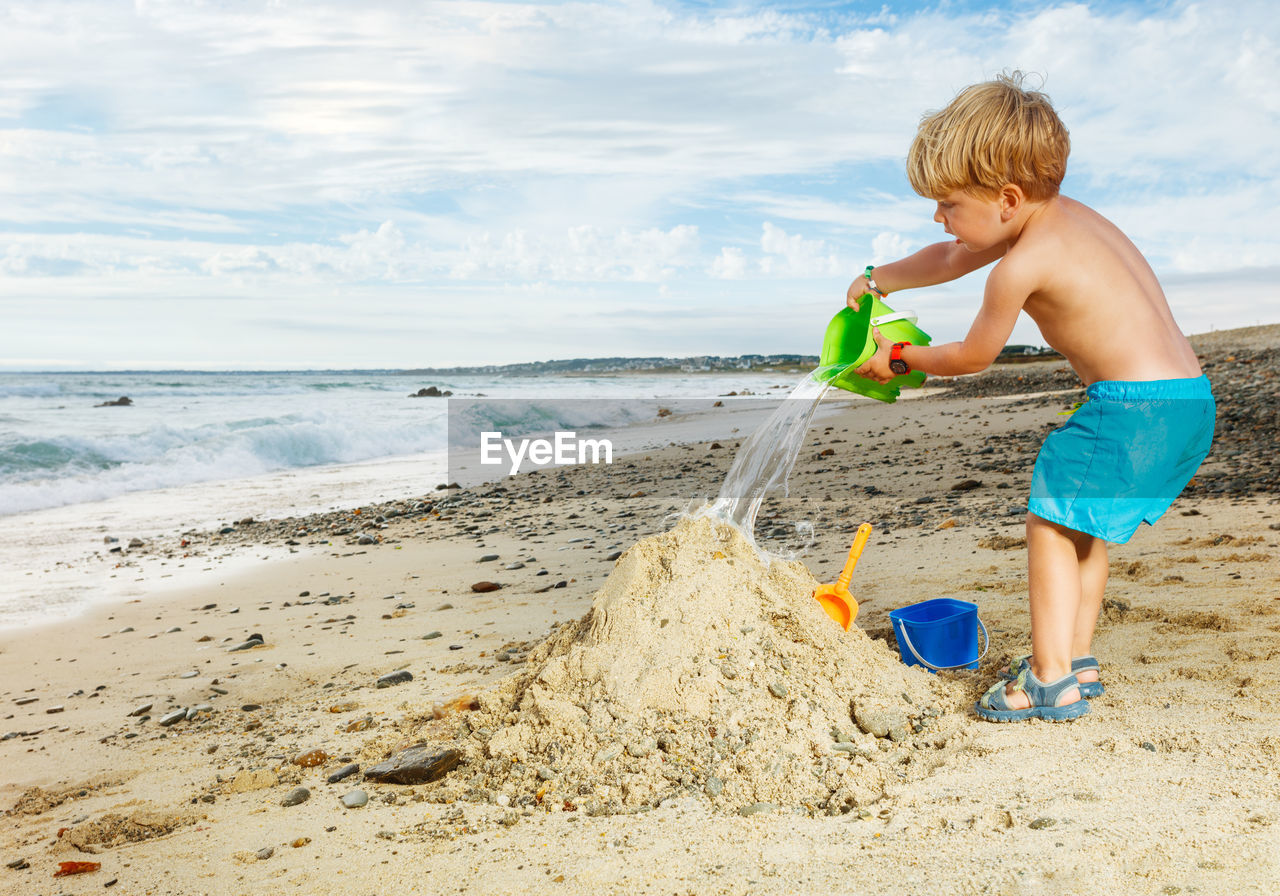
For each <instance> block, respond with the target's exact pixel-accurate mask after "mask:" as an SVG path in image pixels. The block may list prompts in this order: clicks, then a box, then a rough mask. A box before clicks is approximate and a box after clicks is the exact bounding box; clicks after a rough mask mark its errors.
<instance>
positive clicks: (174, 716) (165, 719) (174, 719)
mask: <svg viewBox="0 0 1280 896" xmlns="http://www.w3.org/2000/svg"><path fill="white" fill-rule="evenodd" d="M186 717H187V710H186V708H185V707H184V708H182V709H175V710H173V712H169V713H166V714H165V715H163V716H161V717H160V727H161V728H168V727H169V726H170V725H176V724H178V723H179V722H181V721H182V720H183V719H185V718H186Z"/></svg>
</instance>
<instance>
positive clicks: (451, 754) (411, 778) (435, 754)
mask: <svg viewBox="0 0 1280 896" xmlns="http://www.w3.org/2000/svg"><path fill="white" fill-rule="evenodd" d="M461 762H462V752H461V751H460V750H454V749H448V748H446V749H443V750H442V749H440V748H439V747H432V746H430V745H428V744H422V745H420V746H417V747H410V748H409V749H407V750H403V751H401V752H400V753H399V754H397V755H396V756H393V757H392V758H391V759H388V760H387V761H386V762H380V763H378V764H377V765H375V766H373V767H372V768H369V769H366V770H365V773H364V779H365V780H366V781H377V782H380V783H383V784H428V783H430V782H432V781H438V780H439V779H440V778H443V777H444V776H445V775H447V774H448V773H449V772H451V771H452V770H453V769H454V768H456V767H457V766H458V764H459V763H461Z"/></svg>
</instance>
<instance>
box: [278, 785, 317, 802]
mask: <svg viewBox="0 0 1280 896" xmlns="http://www.w3.org/2000/svg"><path fill="white" fill-rule="evenodd" d="M309 799H311V791H310V790H307V788H305V787H295V788H293V790H290V791H289V793H288V794H286V795H285V798H284V799H282V800H281V801H280V805H282V806H300V805H302V804H303V803H305V802H306V801H307V800H309Z"/></svg>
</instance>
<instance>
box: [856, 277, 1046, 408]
mask: <svg viewBox="0 0 1280 896" xmlns="http://www.w3.org/2000/svg"><path fill="white" fill-rule="evenodd" d="M876 270H877V272H879V268H877V269H876ZM1029 275H1030V272H1029V271H1023V270H1019V269H1018V267H1016V266H1010V263H1009V262H1007V261H1006V262H1001V263H1000V264H998V265H996V267H995V269H994V270H992V271H991V274H990V276H988V277H987V287H986V290H985V292H984V293H983V297H982V308H981V309H979V311H978V316H977V317H976V318H974V321H973V325H972V326H970V327H969V333H968V335H967V336H965V337H964V341H963V342H947V343H944V344H942V345H909V346H907V347H906V348H904V349H903V350H902V360H904V361H906V362H907V366H909V367H910V368H911V369H912V370H923V371H924V372H925V373H930V374H933V375H935V376H960V375H962V374H966V373H977V372H978V371H979V370H985V369H986V368H987V367H989V366H991V362H992V361H994V360H995V359H996V356H997V355H999V354H1000V352H1001V351H1002V350H1003V349H1004V346H1005V343H1006V342H1007V341H1008V339H1009V334H1010V333H1012V332H1013V325H1014V324H1015V323H1017V322H1018V314H1019V312H1021V311H1022V306H1023V305H1024V304H1025V303H1026V301H1027V298H1028V297H1029V296H1030V295H1031V293H1032V292H1033V291H1034V289H1035V283H1034V281H1033V280H1032V279H1031V277H1030V276H1029ZM876 282H877V283H879V282H880V281H879V279H878V278H877V280H876ZM874 335H875V340H876V346H877V349H876V353H875V354H874V355H872V356H871V358H870V359H868V360H867V362H866V363H864V364H863V365H862V366H861V367H859V368H858V369H857V370H856V371H854V372H855V373H857V374H858V375H859V376H864V377H867V378H868V379H872V380H875V381H877V382H880V383H887V382H889V380H891V379H893V377H894V373H893V371H891V370H890V369H889V352H890V350H891V349H892V348H893V341H892V340H891V339H889V338H887V337H885V336H881V335H880V331H879V330H878V329H877V330H876V331H875V333H874Z"/></svg>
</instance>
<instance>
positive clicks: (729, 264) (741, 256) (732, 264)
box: [710, 246, 747, 280]
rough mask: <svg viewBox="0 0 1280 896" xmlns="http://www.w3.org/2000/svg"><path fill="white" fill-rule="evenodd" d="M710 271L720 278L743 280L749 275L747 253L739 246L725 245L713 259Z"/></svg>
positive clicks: (713, 275)
mask: <svg viewBox="0 0 1280 896" xmlns="http://www.w3.org/2000/svg"><path fill="white" fill-rule="evenodd" d="M710 273H711V276H712V277H715V278H717V279H720V280H741V279H742V278H743V277H746V276H747V254H746V253H745V252H743V251H742V250H741V249H739V248H738V247H737V246H725V247H724V248H723V249H721V250H720V254H719V255H717V256H716V257H715V259H713V260H712V262H711V271H710Z"/></svg>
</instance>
